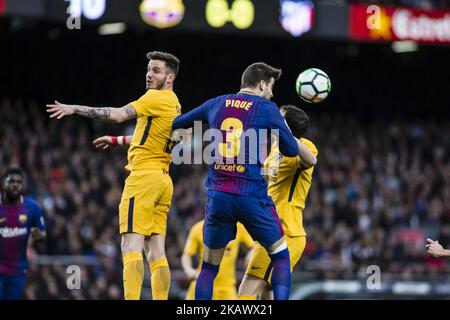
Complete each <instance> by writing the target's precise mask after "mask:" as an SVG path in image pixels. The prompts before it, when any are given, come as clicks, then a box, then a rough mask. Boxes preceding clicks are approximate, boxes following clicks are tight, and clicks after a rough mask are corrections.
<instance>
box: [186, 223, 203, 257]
mask: <svg viewBox="0 0 450 320" xmlns="http://www.w3.org/2000/svg"><path fill="white" fill-rule="evenodd" d="M201 232H202V229H201V228H199V225H198V224H196V225H194V226H193V227H192V229H191V231H190V232H189V235H188V237H187V240H186V244H185V245H184V250H183V252H184V253H186V254H189V255H191V256H195V255H196V254H197V253H198V251H199V248H200V242H201V238H200V235H201Z"/></svg>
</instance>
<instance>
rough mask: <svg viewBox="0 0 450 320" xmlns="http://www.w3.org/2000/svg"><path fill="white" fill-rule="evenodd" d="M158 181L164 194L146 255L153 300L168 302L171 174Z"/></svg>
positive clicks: (159, 201)
mask: <svg viewBox="0 0 450 320" xmlns="http://www.w3.org/2000/svg"><path fill="white" fill-rule="evenodd" d="M158 180H159V181H160V183H161V186H162V188H161V190H162V193H161V196H160V197H159V199H157V200H156V205H155V208H154V211H153V215H154V224H153V226H152V229H151V232H152V234H151V235H150V236H149V237H146V241H145V254H146V256H147V261H148V263H149V266H150V271H151V288H152V298H153V300H167V299H168V298H169V289H170V268H169V263H168V261H167V257H166V250H165V243H166V242H165V241H166V231H167V215H168V214H169V209H170V204H171V202H172V195H173V184H172V180H171V178H170V176H169V174H166V173H162V176H161V178H160V179H158Z"/></svg>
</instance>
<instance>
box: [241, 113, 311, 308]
mask: <svg viewBox="0 0 450 320" xmlns="http://www.w3.org/2000/svg"><path fill="white" fill-rule="evenodd" d="M280 111H281V114H282V115H283V117H284V118H285V120H286V122H287V124H288V126H289V128H290V129H291V131H292V134H293V135H294V136H295V137H296V138H297V139H300V140H301V141H302V142H303V143H304V144H305V145H306V146H307V147H308V149H309V150H310V151H311V152H312V153H313V154H314V156H315V157H317V154H318V152H317V148H316V146H315V145H314V144H313V143H312V142H311V141H309V140H308V139H305V138H303V135H304V134H305V132H306V130H307V128H308V124H309V118H308V116H307V115H306V113H305V112H303V110H301V109H299V108H297V107H295V106H289V105H287V106H282V107H281V108H280ZM264 166H265V169H266V174H267V177H268V179H269V185H268V194H269V196H271V197H272V199H273V201H274V203H275V206H276V209H277V213H278V216H279V217H280V220H281V223H282V226H283V230H284V233H285V237H286V242H287V245H288V249H289V254H290V262H291V271H292V270H293V269H294V266H295V265H296V264H297V263H298V261H299V260H300V257H301V256H302V253H303V250H304V249H305V245H306V232H305V229H304V228H303V216H302V211H303V209H304V208H305V201H306V197H307V195H308V191H309V188H310V186H311V181H312V174H313V170H314V167H307V166H305V164H304V163H303V162H302V159H301V158H300V156H297V157H293V158H290V157H284V156H282V155H281V154H280V152H279V150H278V146H277V143H276V142H275V143H274V144H273V146H272V150H271V152H270V154H269V156H268V158H267V160H266V162H265V164H264ZM271 272H272V267H271V263H270V258H269V256H268V255H267V252H266V250H264V248H263V247H262V246H261V245H260V244H258V243H257V244H256V246H255V249H254V250H253V252H252V256H251V258H250V262H249V264H248V266H247V270H246V272H245V276H244V279H243V280H242V282H241V285H240V287H239V298H240V299H256V298H261V299H270V298H271V297H272V294H271V287H270V276H271Z"/></svg>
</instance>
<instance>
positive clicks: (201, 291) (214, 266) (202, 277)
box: [195, 231, 228, 300]
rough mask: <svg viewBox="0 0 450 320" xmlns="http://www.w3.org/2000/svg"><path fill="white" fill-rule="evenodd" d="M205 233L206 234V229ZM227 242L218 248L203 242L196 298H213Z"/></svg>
mask: <svg viewBox="0 0 450 320" xmlns="http://www.w3.org/2000/svg"><path fill="white" fill-rule="evenodd" d="M204 233H205V234H206V231H205V232H204ZM227 243H228V242H227ZM227 243H225V245H224V246H223V247H222V248H218V249H212V248H209V247H208V245H207V244H206V243H205V242H204V243H203V262H202V269H201V271H200V274H199V275H198V278H197V284H196V286H195V300H211V299H212V296H213V290H214V279H216V276H217V274H218V273H219V266H220V262H221V261H222V258H223V254H224V252H225V247H226V245H227Z"/></svg>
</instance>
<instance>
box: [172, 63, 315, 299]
mask: <svg viewBox="0 0 450 320" xmlns="http://www.w3.org/2000/svg"><path fill="white" fill-rule="evenodd" d="M280 76H281V70H280V69H276V68H273V67H271V66H269V65H267V64H265V63H263V62H258V63H254V64H252V65H250V66H249V67H247V69H246V70H245V71H244V73H243V75H242V82H241V90H240V91H239V92H238V93H237V94H227V95H223V96H219V97H217V98H213V99H210V100H208V101H206V102H205V103H204V104H202V105H201V106H199V107H197V108H195V109H194V110H192V111H190V112H188V113H187V114H184V115H181V116H179V117H177V118H175V120H174V122H173V125H172V128H173V129H174V130H175V129H179V128H184V129H186V128H190V127H192V125H193V123H194V121H202V122H207V123H208V124H209V127H210V129H216V131H217V130H220V131H221V134H222V139H223V140H222V141H225V143H222V142H218V143H219V144H218V153H219V154H214V156H213V159H214V161H213V163H212V164H211V167H210V170H209V174H208V179H207V181H206V183H205V187H206V189H207V194H208V201H207V204H206V206H205V211H206V214H205V215H206V217H205V223H204V227H203V234H204V236H203V242H204V256H203V263H202V270H201V272H200V275H199V277H198V279H197V285H196V290H195V297H196V299H206V300H210V299H211V297H212V292H213V282H214V279H215V277H216V275H217V273H218V270H219V265H220V261H221V260H222V257H223V253H224V250H225V247H226V245H227V243H228V242H229V241H231V240H232V239H234V238H235V236H236V223H237V222H238V221H239V222H241V223H242V224H243V225H244V226H245V228H246V229H247V231H248V232H249V233H250V235H251V236H252V238H253V239H254V240H256V241H258V242H259V243H260V244H261V245H262V246H263V247H264V248H265V249H266V250H267V252H268V254H269V256H270V258H271V263H272V266H273V272H272V279H271V283H272V289H273V292H274V299H276V300H286V299H289V293H290V285H291V271H290V262H289V251H288V249H287V245H286V240H285V238H284V232H283V229H282V226H281V222H280V219H279V218H278V215H277V212H276V209H275V205H274V203H273V201H272V199H271V198H270V197H269V196H268V195H267V182H266V181H265V180H264V177H263V172H262V167H263V165H264V160H265V159H263V157H264V152H261V150H262V149H266V151H267V149H268V148H269V147H270V140H271V139H270V137H268V135H264V134H262V135H260V134H259V133H260V132H264V130H267V131H269V132H271V131H274V130H278V140H279V141H278V145H279V150H280V152H281V154H283V155H285V156H287V157H294V156H297V155H300V157H301V158H302V159H303V161H304V162H306V163H308V165H311V166H312V165H314V164H315V162H316V157H315V156H314V154H313V153H312V152H311V151H310V150H309V149H308V148H307V147H306V146H305V145H304V144H303V143H302V142H301V141H299V140H296V139H295V138H294V137H293V135H292V133H291V131H290V129H289V128H288V126H287V124H286V122H285V121H284V119H283V117H282V116H281V113H280V111H279V109H278V107H277V105H276V104H275V103H273V102H271V101H270V99H271V98H272V96H273V94H272V89H273V85H274V83H275V81H276V80H278V79H279V77H280ZM267 131H266V132H267ZM250 132H256V135H253V137H255V136H256V141H255V139H253V141H252V139H247V138H248V137H251V136H252V135H251V134H250ZM251 144H253V146H252V145H251ZM254 144H256V149H257V150H259V151H257V152H256V154H255V152H252V147H255V145H254ZM253 150H254V149H253ZM255 158H256V161H254V160H255ZM236 160H237V161H236ZM242 160H243V163H242ZM240 298H242V299H245V298H246V297H240ZM248 298H251V297H248Z"/></svg>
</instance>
